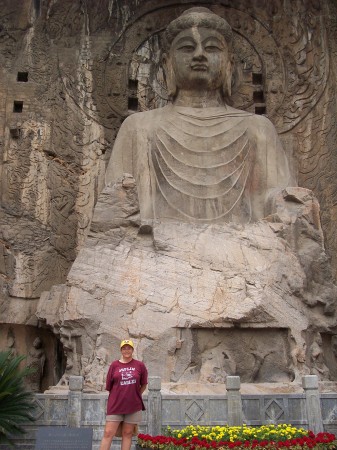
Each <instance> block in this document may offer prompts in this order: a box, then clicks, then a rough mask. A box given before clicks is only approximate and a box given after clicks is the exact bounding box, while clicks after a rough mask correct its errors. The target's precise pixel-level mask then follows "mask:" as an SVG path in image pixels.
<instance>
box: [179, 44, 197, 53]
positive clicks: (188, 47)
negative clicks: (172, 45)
mask: <svg viewBox="0 0 337 450" xmlns="http://www.w3.org/2000/svg"><path fill="white" fill-rule="evenodd" d="M178 50H180V51H183V52H186V53H192V52H193V51H194V45H192V44H186V45H182V46H180V47H179V48H178Z"/></svg>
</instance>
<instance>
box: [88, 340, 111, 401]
mask: <svg viewBox="0 0 337 450" xmlns="http://www.w3.org/2000/svg"><path fill="white" fill-rule="evenodd" d="M107 365H108V352H107V350H106V349H105V348H104V347H103V346H102V338H101V336H98V338H97V341H96V350H95V354H94V358H93V360H92V362H91V363H90V364H88V366H87V367H86V368H85V369H84V390H85V391H92V392H99V391H102V390H104V387H105V378H106V372H107V371H106V368H107Z"/></svg>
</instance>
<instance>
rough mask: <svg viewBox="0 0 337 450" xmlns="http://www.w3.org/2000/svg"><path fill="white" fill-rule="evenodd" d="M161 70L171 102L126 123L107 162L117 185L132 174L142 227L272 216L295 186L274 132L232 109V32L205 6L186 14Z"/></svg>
mask: <svg viewBox="0 0 337 450" xmlns="http://www.w3.org/2000/svg"><path fill="white" fill-rule="evenodd" d="M165 41H166V49H165V53H164V54H163V64H164V69H165V73H166V81H167V86H168V91H169V95H170V97H171V100H172V103H171V104H169V105H168V106H166V107H164V108H160V109H156V110H153V111H148V112H142V113H136V114H133V115H131V116H130V117H128V118H127V119H126V120H125V122H124V123H123V125H122V127H121V129H120V131H119V134H118V137H117V140H116V143H115V146H114V149H113V153H112V157H111V160H110V163H109V166H108V170H107V175H106V177H107V178H106V180H107V183H111V182H114V181H116V180H117V179H118V178H120V177H121V176H122V175H123V173H129V174H131V175H133V176H134V178H135V180H136V184H137V189H138V196H139V203H140V213H141V219H142V221H148V220H151V219H159V220H162V219H174V220H177V219H178V220H183V221H198V222H206V223H210V222H211V223H223V222H239V223H249V222H251V221H256V220H259V219H261V218H263V217H265V216H266V215H267V214H268V213H269V210H268V205H269V202H268V200H270V198H271V197H272V195H273V193H275V190H279V189H280V188H283V187H285V186H287V185H289V172H288V166H287V161H286V158H285V154H284V151H283V149H282V147H281V144H280V141H279V139H278V136H277V133H276V130H275V128H274V126H273V125H272V124H271V122H270V121H269V120H268V119H267V118H266V117H263V116H258V115H255V114H251V113H248V112H244V111H240V110H237V109H234V108H232V107H230V106H228V104H227V103H226V100H227V98H228V97H229V96H230V94H231V80H232V71H233V55H232V30H231V28H230V26H229V24H228V23H227V22H226V21H225V20H224V19H222V18H221V17H220V16H218V15H216V14H214V13H212V12H211V11H210V10H208V9H207V8H203V7H196V8H191V9H189V10H187V11H185V12H184V13H183V14H182V15H181V16H180V17H178V18H177V19H176V20H174V21H173V22H171V23H170V24H169V26H168V27H167V30H166V33H165Z"/></svg>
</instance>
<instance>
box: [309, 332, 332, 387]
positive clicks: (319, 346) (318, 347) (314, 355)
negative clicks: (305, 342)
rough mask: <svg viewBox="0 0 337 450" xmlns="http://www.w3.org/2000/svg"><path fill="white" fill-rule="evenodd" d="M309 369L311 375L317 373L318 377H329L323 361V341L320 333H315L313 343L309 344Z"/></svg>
mask: <svg viewBox="0 0 337 450" xmlns="http://www.w3.org/2000/svg"><path fill="white" fill-rule="evenodd" d="M310 358H311V364H312V367H311V370H310V373H311V374H312V375H317V376H318V378H319V379H323V380H324V379H325V380H327V379H330V371H329V369H328V367H327V366H326V365H325V363H324V354H323V341H322V336H321V334H320V333H316V334H315V337H314V340H313V343H312V344H311V346H310Z"/></svg>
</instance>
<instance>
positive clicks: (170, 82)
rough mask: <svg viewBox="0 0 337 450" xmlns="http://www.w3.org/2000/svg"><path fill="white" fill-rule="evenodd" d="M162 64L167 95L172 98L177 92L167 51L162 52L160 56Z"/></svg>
mask: <svg viewBox="0 0 337 450" xmlns="http://www.w3.org/2000/svg"><path fill="white" fill-rule="evenodd" d="M162 64H163V69H164V74H165V80H166V85H167V93H168V96H169V97H171V98H174V97H175V96H176V93H177V84H176V77H175V74H174V71H173V66H172V63H171V58H170V57H169V55H168V54H167V53H164V54H163V56H162Z"/></svg>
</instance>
